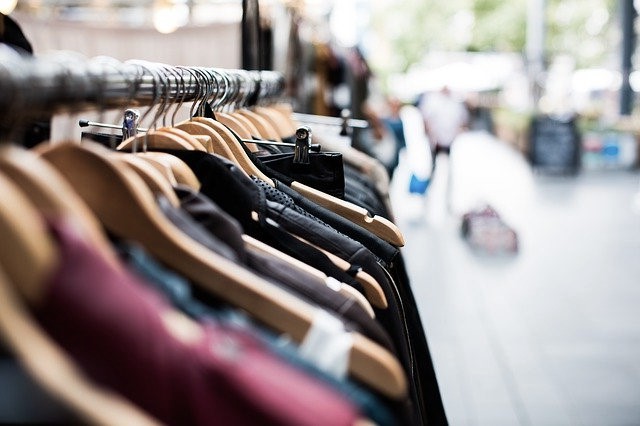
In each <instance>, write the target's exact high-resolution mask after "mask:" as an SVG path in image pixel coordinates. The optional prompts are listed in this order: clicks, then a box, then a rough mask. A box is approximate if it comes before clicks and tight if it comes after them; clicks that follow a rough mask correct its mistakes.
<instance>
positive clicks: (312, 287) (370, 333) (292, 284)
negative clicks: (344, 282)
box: [248, 250, 395, 353]
mask: <svg viewBox="0 0 640 426" xmlns="http://www.w3.org/2000/svg"><path fill="white" fill-rule="evenodd" d="M248 266H249V267H250V268H251V269H252V270H254V271H255V272H257V273H259V274H262V275H265V276H268V277H270V278H273V279H277V280H278V282H280V283H282V284H283V285H284V286H286V287H287V288H289V289H290V290H291V291H293V292H295V293H296V294H297V295H298V296H300V297H301V298H302V299H303V300H305V301H307V302H309V303H311V304H313V305H317V306H320V307H323V308H325V309H327V310H328V311H330V312H332V313H333V314H334V315H337V316H338V317H339V318H340V319H342V320H343V322H344V323H345V327H346V328H347V330H350V331H357V332H360V333H362V334H363V335H365V336H367V337H369V338H370V339H372V340H373V341H375V342H377V343H379V344H380V345H381V346H383V347H385V348H386V349H388V350H389V351H391V352H392V353H395V349H394V347H393V343H392V342H391V338H390V337H389V335H388V334H387V332H386V331H385V330H384V329H383V328H382V327H381V326H380V325H379V324H378V323H377V322H376V321H375V320H374V319H372V318H371V317H369V315H368V314H367V313H366V311H365V310H364V309H363V308H362V307H361V306H360V305H358V303H357V302H356V301H355V300H354V299H351V298H348V297H345V296H343V295H342V294H340V293H338V292H336V291H334V290H332V289H330V288H329V287H327V285H326V284H325V283H324V282H323V281H322V280H317V279H314V277H310V276H308V275H307V274H304V273H300V272H298V271H296V270H295V269H292V268H291V267H289V266H288V265H287V264H286V263H284V262H283V261H281V260H280V259H278V258H275V257H273V256H268V255H265V254H263V253H260V252H258V251H253V250H248Z"/></svg>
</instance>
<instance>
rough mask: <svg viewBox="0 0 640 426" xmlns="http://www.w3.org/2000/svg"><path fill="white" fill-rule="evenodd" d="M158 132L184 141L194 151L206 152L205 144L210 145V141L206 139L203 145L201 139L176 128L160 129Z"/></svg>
mask: <svg viewBox="0 0 640 426" xmlns="http://www.w3.org/2000/svg"><path fill="white" fill-rule="evenodd" d="M159 130H160V131H163V132H169V133H173V134H174V135H176V136H179V137H181V138H183V139H184V140H185V141H187V142H188V143H189V144H191V145H192V146H193V147H194V148H195V149H196V151H207V144H208V143H210V141H209V140H206V139H205V141H204V143H203V142H202V140H201V139H199V138H197V137H195V136H194V135H192V134H190V133H189V132H185V131H184V130H182V129H179V128H177V127H173V126H171V127H162V128H160V129H159Z"/></svg>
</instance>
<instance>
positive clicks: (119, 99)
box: [0, 46, 284, 118]
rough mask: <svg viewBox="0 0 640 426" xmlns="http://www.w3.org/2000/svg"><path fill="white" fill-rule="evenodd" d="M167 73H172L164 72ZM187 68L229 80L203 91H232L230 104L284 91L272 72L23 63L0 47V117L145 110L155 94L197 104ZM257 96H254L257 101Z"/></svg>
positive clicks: (135, 64) (45, 61)
mask: <svg viewBox="0 0 640 426" xmlns="http://www.w3.org/2000/svg"><path fill="white" fill-rule="evenodd" d="M0 47H2V46H0ZM163 67H164V68H163ZM167 68H170V69H171V70H172V72H171V73H166V69H167ZM149 69H157V70H158V72H162V73H163V76H164V77H163V80H164V81H163V83H162V84H163V87H161V88H158V87H157V84H158V82H157V79H155V78H154V76H153V75H151V73H150V72H149V71H148V70H149ZM163 69H164V70H165V71H163ZM190 69H191V70H195V69H197V70H199V71H200V72H202V73H204V74H206V75H211V76H213V75H214V74H216V73H217V75H221V74H222V75H224V76H227V77H231V78H223V79H213V78H212V80H213V81H216V84H214V85H213V87H209V88H208V89H207V90H208V93H209V95H210V97H211V98H212V99H216V98H218V97H220V96H222V95H223V94H224V93H228V92H233V93H235V95H236V96H234V99H236V98H237V99H251V98H254V99H255V98H257V100H259V101H264V100H265V99H266V98H267V97H271V98H276V97H278V96H280V95H281V93H282V90H281V89H280V88H283V87H284V85H283V81H284V80H283V77H282V76H281V75H280V74H279V73H275V72H254V73H249V72H247V71H243V70H232V69H220V68H205V67H172V66H168V65H164V64H156V63H151V62H149V63H145V62H142V61H130V62H124V63H118V64H114V62H113V61H112V62H111V63H109V64H101V63H100V62H97V61H94V60H88V61H84V62H83V61H77V60H76V61H73V62H70V63H65V61H64V60H63V58H62V57H59V58H49V57H46V58H25V57H21V56H19V55H17V54H15V53H14V52H13V51H11V50H8V49H2V48H0V93H2V96H0V115H1V116H2V117H5V118H8V117H23V116H24V115H30V114H36V113H38V112H40V111H46V112H48V113H56V112H63V111H75V112H79V111H82V110H86V109H90V108H92V107H96V106H97V107H100V108H104V109H108V108H120V107H123V106H127V105H134V106H146V105H151V104H152V103H153V102H154V100H157V97H158V96H157V94H158V93H160V96H161V98H163V99H164V100H166V101H171V102H176V101H181V102H190V101H195V100H198V99H199V96H200V95H201V89H200V84H199V82H198V81H197V80H196V78H194V76H193V74H192V73H190V72H189V70H190ZM167 89H168V90H167ZM262 89H265V90H262ZM276 89H277V90H276ZM255 91H258V92H257V96H255Z"/></svg>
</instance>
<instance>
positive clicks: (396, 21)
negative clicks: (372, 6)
mask: <svg viewBox="0 0 640 426" xmlns="http://www.w3.org/2000/svg"><path fill="white" fill-rule="evenodd" d="M546 3H547V5H546V19H547V22H546V25H547V34H546V36H547V37H546V49H547V53H548V58H553V57H554V56H555V55H558V54H570V55H572V56H574V58H575V60H576V64H577V65H578V66H601V65H605V64H606V63H607V61H609V62H610V61H612V58H614V57H615V58H617V56H615V55H617V52H616V49H612V46H617V43H618V40H619V29H618V20H617V13H618V12H617V6H618V0H547V2H546ZM526 14H527V0H509V1H504V0H397V1H389V2H382V3H381V5H379V6H378V7H377V8H376V10H374V13H373V17H372V22H371V24H372V25H371V28H372V30H373V31H374V32H375V33H377V34H378V39H379V42H380V43H381V44H384V43H386V44H387V46H386V47H384V46H379V48H381V49H385V51H386V52H387V55H386V58H387V59H386V60H385V61H384V63H379V64H374V66H376V67H377V68H378V71H379V72H381V73H382V74H389V73H394V72H405V71H406V70H408V69H409V68H410V67H411V65H413V64H415V63H417V62H420V61H421V60H422V59H423V58H424V56H425V54H426V53H428V52H433V51H483V52H487V51H489V52H522V51H523V50H524V47H525V43H526V22H527V15H526Z"/></svg>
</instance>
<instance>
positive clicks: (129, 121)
mask: <svg viewBox="0 0 640 426" xmlns="http://www.w3.org/2000/svg"><path fill="white" fill-rule="evenodd" d="M139 120H140V111H138V110H137V109H131V108H129V109H127V110H126V111H125V112H124V119H123V120H122V140H123V141H124V140H127V139H129V138H130V137H132V136H136V135H137V134H138V121H139Z"/></svg>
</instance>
